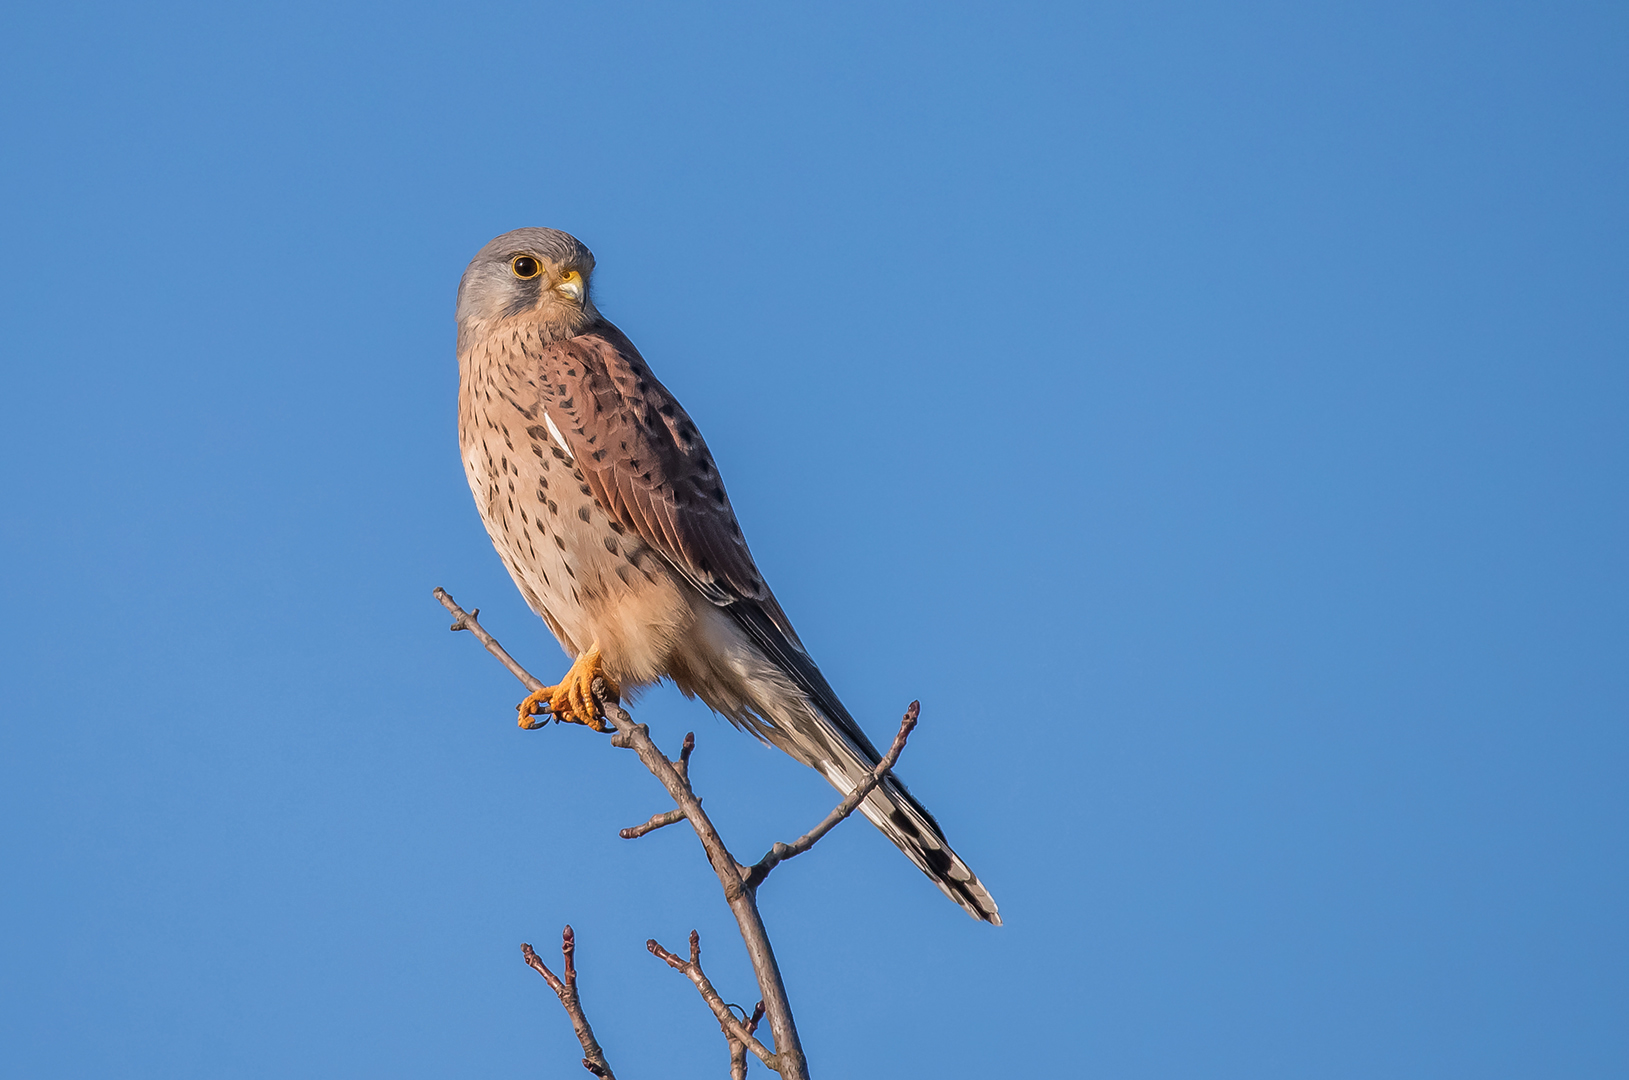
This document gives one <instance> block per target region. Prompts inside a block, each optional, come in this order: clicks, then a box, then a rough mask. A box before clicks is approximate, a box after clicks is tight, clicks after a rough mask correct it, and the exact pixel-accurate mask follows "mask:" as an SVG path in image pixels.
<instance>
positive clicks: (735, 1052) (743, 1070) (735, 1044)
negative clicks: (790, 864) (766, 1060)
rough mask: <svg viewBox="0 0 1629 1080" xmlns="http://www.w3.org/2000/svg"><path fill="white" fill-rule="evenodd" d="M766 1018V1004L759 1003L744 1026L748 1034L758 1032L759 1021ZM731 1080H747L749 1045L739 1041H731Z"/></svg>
mask: <svg viewBox="0 0 1629 1080" xmlns="http://www.w3.org/2000/svg"><path fill="white" fill-rule="evenodd" d="M763 1018H764V1003H763V1002H761V1001H760V1002H759V1003H758V1004H757V1005H755V1006H754V1007H753V1009H752V1016H751V1017H750V1018H748V1020H747V1022H746V1024H744V1025H743V1026H744V1027H745V1028H746V1029H747V1032H748V1034H751V1033H752V1032H754V1031H757V1030H758V1021H760V1020H762V1019H763ZM730 1080H747V1044H746V1043H744V1042H741V1041H740V1040H738V1039H731V1040H730Z"/></svg>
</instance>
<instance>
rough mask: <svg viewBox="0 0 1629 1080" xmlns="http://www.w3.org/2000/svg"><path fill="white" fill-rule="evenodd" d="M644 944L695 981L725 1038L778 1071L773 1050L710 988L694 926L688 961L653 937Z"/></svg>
mask: <svg viewBox="0 0 1629 1080" xmlns="http://www.w3.org/2000/svg"><path fill="white" fill-rule="evenodd" d="M645 948H647V949H649V950H650V951H651V955H653V956H655V957H656V958H657V959H659V960H664V961H666V962H667V966H668V967H670V968H672V969H673V970H674V971H677V972H680V973H681V974H683V975H684V977H685V978H687V979H689V980H690V981H691V982H693V983H695V984H696V989H697V990H698V991H700V993H701V999H702V1000H703V1001H705V1002H706V1003H707V1007H708V1008H709V1009H712V1010H713V1015H714V1016H716V1017H717V1018H718V1026H719V1027H720V1028H722V1029H723V1030H724V1037H725V1038H727V1039H729V1040H730V1042H731V1043H740V1044H741V1045H742V1046H745V1047H746V1048H747V1049H748V1050H751V1051H752V1052H753V1053H754V1054H756V1055H758V1059H759V1060H760V1061H762V1062H763V1063H764V1064H765V1065H768V1066H769V1067H770V1068H771V1069H774V1070H775V1071H776V1072H780V1071H781V1065H780V1061H779V1060H777V1058H776V1056H775V1055H774V1054H772V1053H770V1052H769V1048H768V1047H766V1046H765V1045H764V1044H763V1043H761V1042H759V1041H758V1040H757V1039H756V1038H755V1037H754V1036H753V1034H752V1029H749V1028H748V1027H747V1025H746V1024H744V1023H742V1022H741V1020H740V1019H739V1018H738V1017H737V1016H736V1015H735V1013H734V1012H732V1011H730V1007H729V1006H728V1005H726V1004H724V999H723V998H722V997H720V996H719V993H718V991H717V990H715V989H713V984H712V983H711V982H710V981H709V980H708V978H707V975H706V974H705V973H704V972H703V971H702V970H701V935H700V934H698V933H696V931H694V930H692V931H690V959H689V961H688V962H686V961H684V960H680V959H679V958H678V957H677V956H674V955H673V954H672V953H670V952H668V951H667V950H666V949H664V948H662V946H661V945H659V944H657V942H656V939H655V938H652V939H650V940H649V941H647V942H645ZM761 1004H762V1003H760V1006H761ZM756 1026H757V1024H756V1022H754V1025H753V1027H754V1028H756Z"/></svg>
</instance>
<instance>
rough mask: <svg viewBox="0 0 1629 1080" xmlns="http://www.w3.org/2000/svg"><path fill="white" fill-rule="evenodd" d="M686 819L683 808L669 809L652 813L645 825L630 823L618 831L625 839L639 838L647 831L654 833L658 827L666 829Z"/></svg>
mask: <svg viewBox="0 0 1629 1080" xmlns="http://www.w3.org/2000/svg"><path fill="white" fill-rule="evenodd" d="M683 820H684V811H683V810H669V811H667V812H666V813H663V814H652V815H651V819H650V820H649V821H647V822H645V823H644V824H643V825H630V826H629V827H628V828H626V829H623V830H621V831H620V832H618V833H617V835H618V836H620V837H622V838H623V839H624V840H637V839H639V838H640V837H641V836H644V835H645V834H646V833H653V832H655V831H656V830H657V829H665V828H667V827H668V826H669V825H676V824H678V823H679V822H681V821H683Z"/></svg>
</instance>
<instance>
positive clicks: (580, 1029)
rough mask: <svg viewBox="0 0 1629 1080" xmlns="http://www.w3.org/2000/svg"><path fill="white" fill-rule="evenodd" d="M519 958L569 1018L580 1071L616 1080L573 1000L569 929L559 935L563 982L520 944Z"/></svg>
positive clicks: (573, 942)
mask: <svg viewBox="0 0 1629 1080" xmlns="http://www.w3.org/2000/svg"><path fill="white" fill-rule="evenodd" d="M520 954H521V955H522V956H524V957H525V958H526V962H527V963H528V964H530V965H531V966H532V968H533V970H535V971H536V972H537V973H538V974H539V975H541V976H543V981H544V982H546V983H548V984H549V989H550V990H553V991H554V993H555V995H556V996H557V997H559V999H560V1004H561V1005H563V1006H564V1007H565V1010H566V1015H567V1016H569V1017H571V1027H572V1030H573V1031H575V1032H576V1033H577V1041H578V1042H580V1043H582V1044H583V1068H585V1069H587V1070H588V1071H589V1072H591V1073H593V1074H594V1075H595V1076H602V1077H604V1078H605V1080H616V1076H615V1074H613V1073H612V1072H611V1066H610V1064H609V1063H608V1062H606V1060H605V1051H604V1050H601V1049H600V1044H599V1043H598V1042H596V1041H595V1039H594V1029H593V1028H591V1027H589V1026H588V1017H587V1016H586V1015H585V1014H584V1013H583V1005H582V1002H581V1001H580V1000H579V999H578V997H577V964H576V954H577V939H576V937H575V935H573V934H572V932H571V927H569V926H567V927H566V928H565V929H564V930H563V931H561V932H560V954H561V956H563V957H564V958H565V967H564V971H565V978H564V979H561V978H558V977H556V976H555V974H554V972H552V971H550V970H549V967H548V965H547V964H545V963H544V962H543V959H542V957H540V956H538V955H537V953H535V952H533V951H532V947H531V946H530V945H526V944H522V945H521V947H520Z"/></svg>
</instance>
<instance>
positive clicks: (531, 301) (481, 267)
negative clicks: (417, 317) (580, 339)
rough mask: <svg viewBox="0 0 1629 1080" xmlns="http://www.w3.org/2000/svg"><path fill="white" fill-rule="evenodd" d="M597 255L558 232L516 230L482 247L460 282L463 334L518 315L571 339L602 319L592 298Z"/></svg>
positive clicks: (552, 334) (553, 334)
mask: <svg viewBox="0 0 1629 1080" xmlns="http://www.w3.org/2000/svg"><path fill="white" fill-rule="evenodd" d="M593 275H594V253H593V252H591V251H589V250H588V248H587V246H585V245H584V244H583V242H582V241H581V240H578V239H577V238H576V237H575V236H572V235H571V234H570V233H564V232H561V231H560V230H559V229H516V230H515V231H514V232H506V233H504V234H503V235H502V236H500V237H498V238H497V239H495V240H493V241H492V242H491V243H489V244H487V245H486V247H484V248H482V249H481V250H480V252H479V253H477V254H476V256H475V258H474V259H472V260H471V261H470V264H469V266H468V267H467V268H466V269H465V270H464V277H463V279H462V280H461V281H459V283H458V327H459V330H460V332H462V331H465V330H468V329H470V328H472V326H473V325H474V324H475V323H486V324H488V325H490V324H492V323H495V322H498V321H500V320H503V319H509V318H513V317H515V316H527V317H528V319H529V321H535V322H537V323H539V324H541V325H542V326H543V327H544V329H545V333H546V336H548V337H550V338H563V337H571V336H572V335H573V334H576V333H577V332H579V331H580V330H582V329H583V328H584V327H586V326H588V325H589V324H590V323H592V322H594V321H595V320H596V319H598V318H599V312H597V311H595V310H594V303H593V301H592V300H591V299H590V298H589V283H590V281H591V280H592V278H593Z"/></svg>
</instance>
